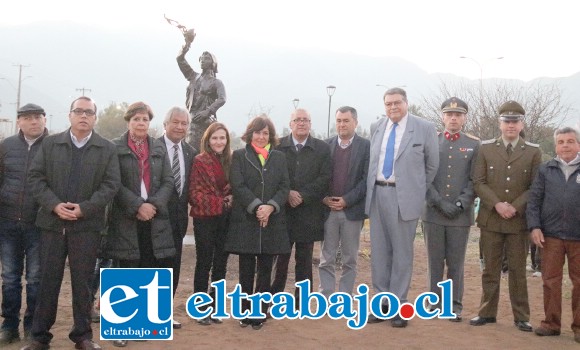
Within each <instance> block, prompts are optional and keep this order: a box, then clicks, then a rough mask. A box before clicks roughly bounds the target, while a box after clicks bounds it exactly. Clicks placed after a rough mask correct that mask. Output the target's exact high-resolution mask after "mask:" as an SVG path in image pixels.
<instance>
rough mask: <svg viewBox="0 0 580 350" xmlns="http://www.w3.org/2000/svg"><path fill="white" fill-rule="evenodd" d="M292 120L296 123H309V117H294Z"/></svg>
mask: <svg viewBox="0 0 580 350" xmlns="http://www.w3.org/2000/svg"><path fill="white" fill-rule="evenodd" d="M292 121H293V122H294V123H296V124H308V123H310V119H306V118H304V119H298V118H296V119H292Z"/></svg>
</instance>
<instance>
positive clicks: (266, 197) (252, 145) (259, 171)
mask: <svg viewBox="0 0 580 350" xmlns="http://www.w3.org/2000/svg"><path fill="white" fill-rule="evenodd" d="M242 140H243V141H244V142H246V143H247V144H246V147H245V148H243V149H239V150H236V151H234V153H233V158H232V169H231V172H230V183H231V186H232V192H233V195H234V204H233V208H232V215H231V218H230V227H229V230H228V236H227V241H226V251H228V252H230V253H233V254H237V255H239V259H240V260H239V262H240V263H239V265H240V271H239V275H240V285H241V288H242V292H243V293H248V294H253V293H260V292H269V291H270V275H271V272H272V259H273V257H274V256H275V255H278V254H287V253H289V252H290V243H289V238H288V232H287V230H286V215H285V211H284V207H285V203H286V200H287V198H288V192H289V191H290V187H289V186H290V185H289V180H288V170H287V167H286V157H285V156H284V154H283V153H282V152H280V151H276V150H274V147H275V146H276V145H277V143H278V139H277V137H276V129H275V128H274V124H272V121H271V120H270V119H269V118H268V117H266V116H258V117H255V118H254V119H252V121H250V124H249V125H248V127H247V128H246V131H245V133H244V135H243V136H242ZM256 264H257V279H256V286H255V287H254V273H255V272H256ZM242 308H243V310H244V311H245V310H248V309H249V302H248V300H244V301H243V303H242ZM266 311H267V305H266V304H265V303H262V312H264V313H265V312H266ZM264 321H265V317H264V318H263V319H252V320H251V319H243V320H242V321H240V326H242V327H247V326H248V325H251V326H252V328H253V329H260V328H262V324H263V322H264Z"/></svg>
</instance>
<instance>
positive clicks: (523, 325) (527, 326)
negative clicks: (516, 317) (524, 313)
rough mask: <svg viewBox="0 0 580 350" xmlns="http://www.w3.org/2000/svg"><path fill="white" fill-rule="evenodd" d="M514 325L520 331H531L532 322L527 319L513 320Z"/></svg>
mask: <svg viewBox="0 0 580 350" xmlns="http://www.w3.org/2000/svg"><path fill="white" fill-rule="evenodd" d="M514 325H515V326H516V327H518V329H519V330H520V331H522V332H531V331H533V328H532V324H531V323H530V322H528V321H514Z"/></svg>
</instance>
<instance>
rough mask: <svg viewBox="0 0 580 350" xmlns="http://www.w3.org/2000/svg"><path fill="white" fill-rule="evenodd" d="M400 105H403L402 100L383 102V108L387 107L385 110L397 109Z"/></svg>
mask: <svg viewBox="0 0 580 350" xmlns="http://www.w3.org/2000/svg"><path fill="white" fill-rule="evenodd" d="M401 104H403V100H398V101H395V102H385V106H387V108H391V107H399V106H400V105H401Z"/></svg>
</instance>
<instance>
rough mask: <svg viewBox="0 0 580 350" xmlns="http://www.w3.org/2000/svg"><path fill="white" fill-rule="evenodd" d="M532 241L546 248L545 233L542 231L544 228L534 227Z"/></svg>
mask: <svg viewBox="0 0 580 350" xmlns="http://www.w3.org/2000/svg"><path fill="white" fill-rule="evenodd" d="M530 241H532V243H534V244H535V245H537V246H538V247H540V248H544V245H543V244H542V243H544V242H545V241H544V233H543V232H542V230H541V229H539V228H535V229H533V230H532V232H531V233H530Z"/></svg>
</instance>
